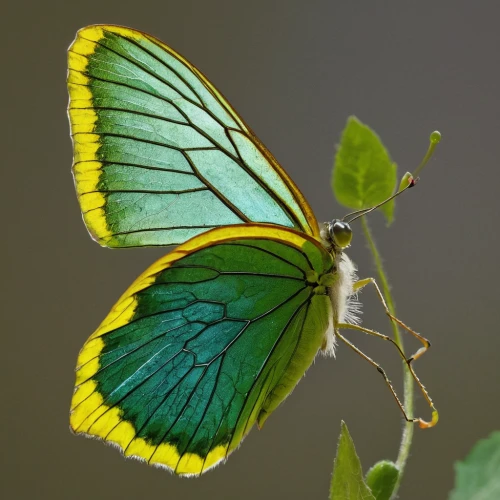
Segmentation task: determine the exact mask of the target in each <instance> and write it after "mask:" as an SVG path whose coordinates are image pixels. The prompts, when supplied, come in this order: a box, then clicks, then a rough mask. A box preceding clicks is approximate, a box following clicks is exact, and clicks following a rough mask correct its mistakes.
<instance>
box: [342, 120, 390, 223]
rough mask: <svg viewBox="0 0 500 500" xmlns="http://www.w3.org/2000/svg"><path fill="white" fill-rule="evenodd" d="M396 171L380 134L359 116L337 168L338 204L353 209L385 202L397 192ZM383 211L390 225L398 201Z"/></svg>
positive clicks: (344, 138)
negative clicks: (359, 118) (361, 120)
mask: <svg viewBox="0 0 500 500" xmlns="http://www.w3.org/2000/svg"><path fill="white" fill-rule="evenodd" d="M396 169H397V166H396V164H395V163H393V162H392V161H391V158H390V156H389V153H388V152H387V149H386V148H385V147H384V145H383V144H382V141H381V140H380V138H379V137H378V135H377V134H376V133H375V132H374V131H373V130H372V129H371V128H370V127H368V126H367V125H364V124H363V123H361V122H360V121H359V120H358V119H357V118H356V117H354V116H351V117H349V118H348V120H347V124H346V126H345V128H344V131H343V132H342V138H341V140H340V146H339V148H338V150H337V154H336V155H335V165H334V168H333V176H332V188H333V193H334V195H335V198H336V199H337V201H338V202H339V203H340V204H342V205H344V206H346V207H347V208H350V209H352V210H360V209H363V208H370V207H373V206H374V205H376V204H377V203H381V202H382V201H384V200H385V199H387V198H389V196H391V195H392V194H393V193H394V191H395V189H396V183H397V178H396ZM380 209H381V210H382V211H383V212H384V215H385V217H386V219H387V222H388V223H389V224H390V223H391V222H392V220H393V219H394V200H391V201H390V202H388V203H386V204H385V205H383V206H382V207H381V208H380Z"/></svg>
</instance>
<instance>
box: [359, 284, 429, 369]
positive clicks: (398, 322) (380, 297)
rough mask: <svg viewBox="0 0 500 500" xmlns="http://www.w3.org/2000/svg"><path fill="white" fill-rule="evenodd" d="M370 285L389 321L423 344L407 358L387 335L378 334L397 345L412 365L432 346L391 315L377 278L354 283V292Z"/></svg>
mask: <svg viewBox="0 0 500 500" xmlns="http://www.w3.org/2000/svg"><path fill="white" fill-rule="evenodd" d="M370 284H371V285H373V286H374V287H375V291H376V292H377V295H378V298H379V299H380V302H382V306H383V307H384V310H385V313H386V314H387V316H389V319H390V320H391V321H394V322H395V323H397V324H398V325H399V326H400V327H401V328H403V329H404V330H406V331H407V332H408V333H411V334H412V335H413V336H414V337H415V338H416V339H418V340H419V341H420V342H422V344H423V347H421V348H420V349H419V350H418V351H417V352H415V353H414V354H413V355H411V356H410V357H409V358H405V356H404V354H403V353H402V351H401V349H399V346H397V345H396V344H395V342H394V341H393V340H392V339H391V338H390V337H388V336H387V335H381V334H378V335H379V336H380V337H383V338H384V339H385V340H390V341H391V342H392V343H393V344H395V345H396V347H397V348H398V350H399V351H400V353H401V354H402V356H403V358H404V359H405V361H406V362H407V363H411V362H412V361H414V360H416V359H418V358H420V356H422V354H424V353H425V352H426V351H427V349H429V347H430V346H431V343H430V342H429V341H428V340H427V339H426V338H425V337H423V336H422V335H420V334H419V333H417V332H416V331H415V330H412V329H411V328H410V327H409V326H407V325H405V324H404V323H403V322H402V321H401V320H400V319H398V318H396V317H395V316H393V315H392V314H391V312H390V311H389V308H388V307H387V303H386V302H385V299H384V296H383V295H382V292H381V290H380V288H379V286H378V284H377V282H376V281H375V278H365V279H362V280H359V281H356V283H354V285H353V291H354V292H359V291H360V290H362V289H363V288H364V287H365V286H366V285H370Z"/></svg>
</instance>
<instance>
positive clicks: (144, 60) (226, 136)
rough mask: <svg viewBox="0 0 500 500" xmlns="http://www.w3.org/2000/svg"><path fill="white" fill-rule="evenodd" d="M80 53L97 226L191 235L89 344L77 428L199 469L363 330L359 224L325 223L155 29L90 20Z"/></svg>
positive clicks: (88, 180)
mask: <svg viewBox="0 0 500 500" xmlns="http://www.w3.org/2000/svg"><path fill="white" fill-rule="evenodd" d="M68 64H69V71H68V89H69V95H70V104H69V118H70V125H71V134H72V138H73V149H74V163H73V173H74V179H75V185H76V191H77V196H78V200H79V203H80V207H81V211H82V214H83V219H84V221H85V224H86V226H87V228H88V230H89V232H90V234H91V236H92V237H93V239H94V240H95V241H97V242H98V243H99V244H100V245H102V246H105V247H112V248H125V247H141V246H168V245H179V246H177V247H176V248H175V249H174V250H173V251H172V252H170V253H168V254H167V255H166V256H165V257H163V258H161V259H160V260H158V261H157V262H156V263H155V264H153V265H152V266H151V267H150V268H149V269H147V270H146V271H145V272H144V273H143V274H142V275H141V276H139V278H138V279H137V280H136V281H134V282H133V284H132V285H131V286H130V288H129V289H128V290H127V291H126V292H125V293H124V294H123V295H122V296H121V298H120V299H119V300H118V302H117V303H116V304H115V306H114V307H113V308H112V309H111V312H110V313H109V314H108V316H107V317H106V318H105V320H104V321H103V322H102V323H101V325H100V326H99V327H98V328H97V330H96V331H95V332H94V333H93V334H92V335H91V336H90V338H89V339H88V340H87V342H86V343H85V344H84V346H83V348H82V350H81V351H80V354H79V356H78V361H77V368H76V388H75V392H74V395H73V399H72V403H71V413H70V424H71V428H72V430H73V431H74V432H75V433H78V434H84V435H88V436H93V437H98V438H100V439H102V440H104V441H107V442H110V443H114V444H115V445H117V446H118V447H119V448H120V449H121V450H122V452H123V454H124V455H125V456H131V457H135V458H139V459H141V460H143V461H145V462H147V463H149V464H152V465H156V466H161V467H165V468H167V469H169V470H172V471H174V472H175V473H177V474H181V475H199V474H201V473H203V472H205V471H206V470H208V469H210V468H211V467H213V466H215V465H216V464H218V463H219V462H221V461H223V460H225V459H226V457H227V456H228V455H229V454H230V453H231V452H232V451H233V450H235V449H236V448H237V447H238V446H239V444H240V443H241V441H242V439H243V438H244V437H245V435H246V434H247V433H248V432H249V431H250V429H251V428H252V427H253V425H254V424H256V425H257V426H259V427H262V425H263V424H264V422H265V421H266V419H267V418H268V417H269V415H270V414H271V413H272V412H273V411H274V410H275V409H276V408H277V407H278V406H279V405H280V403H281V402H282V401H283V400H284V399H285V398H286V397H287V396H288V395H289V394H290V392H291V391H292V390H293V388H294V387H295V385H296V384H297V382H298V381H299V379H300V378H301V377H302V376H303V375H304V373H305V371H306V370H307V368H308V367H309V366H310V365H311V363H312V362H313V360H314V358H315V356H316V355H317V354H318V352H323V353H325V354H327V355H332V354H333V353H334V345H335V338H336V337H338V336H339V335H340V333H339V329H340V328H341V327H342V326H347V327H348V326H349V325H356V318H355V312H356V302H355V301H354V297H355V295H356V292H357V291H358V290H359V289H360V288H361V287H363V286H365V284H367V283H368V282H367V281H366V280H364V281H363V280H362V281H359V282H357V281H356V274H355V267H354V264H352V262H351V261H350V260H349V258H348V257H347V256H346V254H345V252H344V249H345V248H347V247H348V246H349V244H350V242H351V237H352V231H351V228H350V226H349V223H348V222H345V221H342V220H334V221H332V222H328V223H325V224H319V223H318V222H317V220H316V218H315V217H314V214H313V212H312V210H311V207H310V206H309V204H308V203H307V201H306V199H305V198H304V196H303V195H302V194H301V192H300V191H299V189H298V188H297V186H296V185H295V184H294V183H293V181H292V180H291V179H290V177H289V176H288V175H287V174H286V172H285V171H284V170H283V169H282V168H281V167H280V165H279V164H278V163H277V161H276V160H275V158H274V157H273V156H272V154H271V153H270V152H269V151H268V150H267V149H266V148H265V146H264V145H263V144H262V143H261V142H260V141H259V139H258V138H257V137H256V136H255V135H254V133H253V132H252V131H251V130H250V129H249V127H248V126H247V125H246V124H245V123H244V122H243V120H242V119H241V118H240V117H239V116H238V114H237V113H236V112H235V111H234V109H233V108H232V107H231V105H230V104H229V103H228V102H227V101H226V100H225V99H224V97H223V96H222V94H221V93H220V92H219V91H218V90H217V89H216V88H215V87H214V86H213V85H212V84H211V83H210V82H209V81H208V80H207V79H206V78H205V76H203V74H202V73H201V72H200V71H199V70H198V69H196V68H195V67H194V66H193V65H192V64H190V63H189V62H188V61H187V60H186V59H184V58H183V57H182V56H181V55H179V54H178V53H177V52H175V51H174V50H172V49H171V48H170V47H168V46H167V45H165V44H163V43H162V42H161V41H159V40H157V39H156V38H154V37H152V36H150V35H148V34H146V33H142V32H139V31H136V30H132V29H129V28H124V27H119V26H105V25H96V26H89V27H86V28H83V29H82V30H80V31H79V32H78V34H77V37H76V39H75V41H74V42H73V44H72V45H71V47H70V49H69V52H68ZM358 328H361V327H359V326H358ZM341 338H343V337H341Z"/></svg>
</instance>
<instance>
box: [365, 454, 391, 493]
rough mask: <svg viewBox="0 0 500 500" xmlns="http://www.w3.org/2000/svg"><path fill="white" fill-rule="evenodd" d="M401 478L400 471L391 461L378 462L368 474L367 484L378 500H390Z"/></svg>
mask: <svg viewBox="0 0 500 500" xmlns="http://www.w3.org/2000/svg"><path fill="white" fill-rule="evenodd" d="M398 478H399V469H398V468H397V467H396V464H395V463H394V462H391V461H390V460H381V461H380V462H377V463H376V464H375V465H374V466H373V467H372V468H371V469H370V470H369V471H368V473H367V474H366V484H367V485H368V486H369V487H370V489H371V490H372V493H373V495H375V498H376V499H377V500H389V499H390V498H391V495H392V492H393V491H394V487H395V486H396V483H397V481H398Z"/></svg>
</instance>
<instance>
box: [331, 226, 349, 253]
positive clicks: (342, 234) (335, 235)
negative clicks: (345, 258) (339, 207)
mask: <svg viewBox="0 0 500 500" xmlns="http://www.w3.org/2000/svg"><path fill="white" fill-rule="evenodd" d="M330 237H331V238H332V240H333V241H334V242H335V244H336V245H338V246H339V247H340V248H345V247H347V246H349V245H350V243H351V240H352V229H351V226H349V224H348V223H347V222H342V221H340V220H337V221H335V222H334V223H333V224H332V225H331V226H330Z"/></svg>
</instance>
